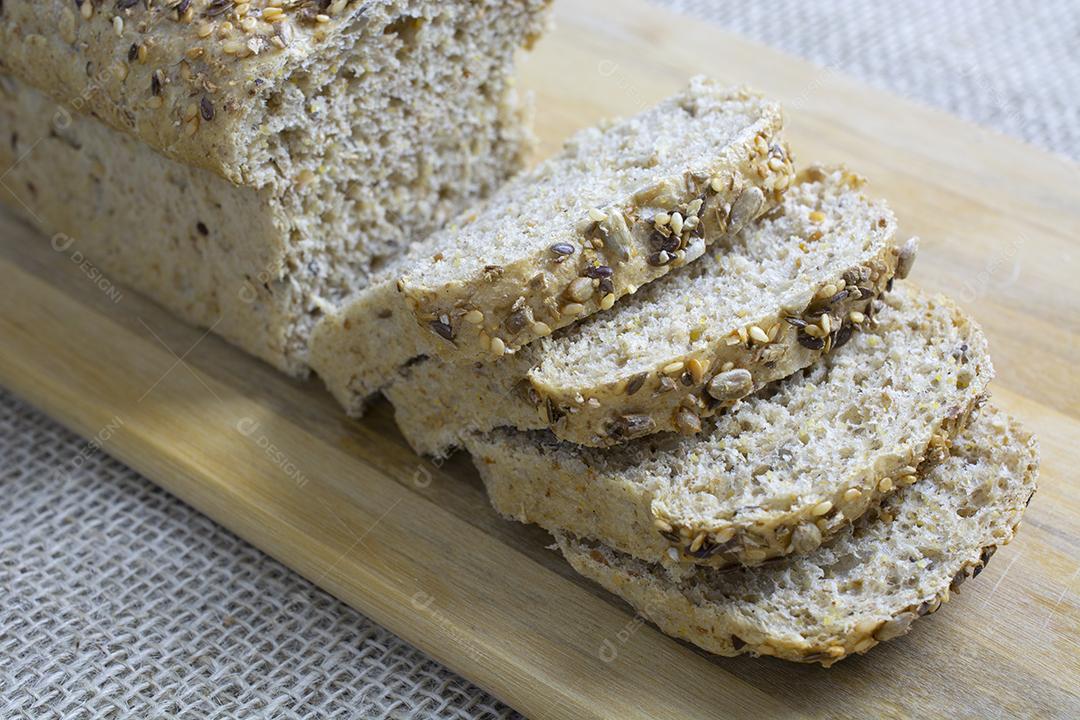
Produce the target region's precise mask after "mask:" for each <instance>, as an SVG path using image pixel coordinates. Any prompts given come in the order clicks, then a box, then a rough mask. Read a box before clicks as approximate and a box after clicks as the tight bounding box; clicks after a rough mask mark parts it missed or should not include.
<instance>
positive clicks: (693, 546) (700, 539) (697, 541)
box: [690, 530, 705, 553]
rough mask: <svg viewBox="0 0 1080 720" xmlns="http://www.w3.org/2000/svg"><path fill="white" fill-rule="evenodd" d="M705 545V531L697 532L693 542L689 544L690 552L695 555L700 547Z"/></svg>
mask: <svg viewBox="0 0 1080 720" xmlns="http://www.w3.org/2000/svg"><path fill="white" fill-rule="evenodd" d="M704 543H705V531H704V530H703V531H701V532H699V533H698V534H697V535H695V536H694V541H693V542H692V543H690V552H692V553H696V552H697V551H698V550H700V549H701V546H702V545H703V544H704Z"/></svg>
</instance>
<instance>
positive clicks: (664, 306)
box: [385, 168, 915, 455]
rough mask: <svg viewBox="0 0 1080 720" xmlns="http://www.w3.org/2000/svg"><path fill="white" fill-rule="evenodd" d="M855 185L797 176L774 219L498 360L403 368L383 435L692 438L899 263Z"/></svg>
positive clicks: (840, 318) (598, 440) (819, 172)
mask: <svg viewBox="0 0 1080 720" xmlns="http://www.w3.org/2000/svg"><path fill="white" fill-rule="evenodd" d="M862 187H863V181H862V179H861V178H859V177H858V176H856V175H855V174H853V173H850V172H848V171H846V170H844V169H841V168H833V169H823V168H811V169H810V170H808V171H806V172H805V173H803V175H802V176H801V177H800V178H799V181H798V182H796V184H795V185H793V186H792V187H791V188H790V189H789V190H788V192H787V193H786V195H785V197H784V199H783V202H782V204H781V205H780V206H778V208H777V209H776V210H775V211H773V212H771V213H769V214H768V215H766V216H765V217H764V218H763V219H762V220H761V221H759V222H758V223H756V224H754V225H753V226H749V227H747V228H746V229H745V230H743V232H742V233H739V234H738V235H736V236H734V237H729V238H726V239H725V240H723V241H722V242H720V243H717V244H716V246H714V247H713V248H711V249H710V251H709V252H707V253H706V255H705V256H704V257H703V258H701V259H700V260H698V261H697V262H695V263H693V264H692V265H690V266H689V267H686V268H684V269H682V270H680V271H678V272H676V273H672V274H671V275H669V276H667V277H665V278H662V279H660V280H657V281H656V282H654V283H651V284H649V285H647V286H645V287H643V288H641V289H640V290H638V292H637V293H636V294H635V295H634V296H633V297H628V298H625V299H624V300H623V301H622V302H620V303H619V304H617V305H616V306H615V307H614V308H613V309H612V310H611V311H610V312H607V313H603V314H601V315H597V316H594V317H592V318H588V319H586V320H584V321H582V322H580V323H578V324H577V325H574V326H573V327H570V328H567V329H566V330H564V331H562V332H560V333H559V334H557V335H555V336H552V337H551V338H546V339H544V340H541V341H539V342H536V343H533V344H532V345H530V346H528V347H526V348H523V349H522V350H521V352H519V353H517V354H516V355H515V356H513V357H509V358H503V359H502V360H500V361H498V362H492V363H485V364H482V365H474V366H466V365H458V366H454V365H451V364H449V363H446V362H443V361H441V360H438V359H431V360H428V361H426V362H421V363H417V364H414V365H413V366H411V367H410V368H408V369H407V370H406V371H405V372H403V373H402V374H401V376H400V377H399V378H398V379H397V380H395V382H394V384H393V385H391V386H390V387H389V388H387V389H386V391H385V393H386V395H387V397H389V398H390V400H391V402H393V404H394V407H395V409H396V414H397V420H398V424H399V426H400V427H401V429H402V431H403V432H404V434H405V436H406V438H408V439H409V442H410V443H411V444H412V445H413V447H414V448H415V449H416V450H417V451H418V452H421V453H425V454H434V455H439V454H442V453H443V452H445V451H446V449H447V448H449V447H452V446H454V445H456V444H458V443H459V442H460V438H461V437H462V436H463V435H467V434H469V433H471V432H476V431H486V430H491V429H493V428H496V427H512V428H517V429H519V430H529V429H544V428H549V429H550V430H551V431H552V432H553V433H554V434H555V435H556V436H557V437H558V438H560V439H563V440H566V441H567V442H573V443H577V444H581V445H586V446H593V447H596V446H609V445H614V444H619V443H622V442H625V441H627V440H629V439H632V438H634V437H638V436H643V435H648V434H652V433H655V432H659V431H665V430H672V431H678V432H682V433H687V434H693V433H696V432H698V431H699V430H700V429H701V426H702V422H703V420H704V418H707V417H709V416H711V415H713V414H715V413H717V412H719V411H720V410H722V409H724V408H725V407H728V406H730V405H731V404H732V403H733V402H736V401H737V400H738V399H739V398H741V397H744V396H745V395H747V394H749V393H751V392H752V391H753V390H754V389H756V388H761V387H762V386H764V385H765V384H767V383H769V382H772V381H774V380H778V379H780V378H783V377H786V376H788V375H790V374H791V373H793V372H796V371H798V370H800V369H802V368H805V367H807V366H808V365H810V364H811V363H813V362H814V361H816V360H817V359H818V358H819V357H820V356H821V355H822V354H824V353H826V352H828V351H830V350H831V349H832V348H833V347H834V346H835V347H838V346H841V345H843V344H844V343H845V342H847V341H848V340H849V339H850V337H851V335H852V330H853V329H854V328H855V327H857V325H858V324H859V323H861V322H863V319H864V317H865V315H866V313H867V309H868V308H869V307H870V305H871V302H872V299H873V298H874V297H875V296H877V295H878V294H880V293H881V292H883V291H884V289H885V288H886V287H887V286H888V285H889V282H890V280H891V279H892V277H893V276H894V273H899V274H900V275H901V276H902V275H904V274H906V273H907V271H908V270H909V269H910V265H911V262H912V260H913V257H914V252H915V246H914V244H911V243H909V244H907V245H905V246H904V247H903V249H900V248H897V247H896V245H895V244H894V234H895V230H896V221H895V218H894V217H893V214H892V212H891V211H890V210H889V209H888V207H887V206H886V205H885V203H884V202H881V201H877V200H871V199H869V198H867V197H866V196H865V195H864V193H863V191H862Z"/></svg>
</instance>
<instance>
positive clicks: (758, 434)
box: [465, 286, 993, 567]
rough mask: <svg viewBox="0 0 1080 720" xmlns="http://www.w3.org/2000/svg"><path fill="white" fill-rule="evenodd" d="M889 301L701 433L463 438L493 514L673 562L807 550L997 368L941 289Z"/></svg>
mask: <svg viewBox="0 0 1080 720" xmlns="http://www.w3.org/2000/svg"><path fill="white" fill-rule="evenodd" d="M883 304H884V305H885V306H886V307H885V308H884V309H882V310H880V311H879V313H880V314H875V318H876V322H871V323H868V324H870V325H872V326H873V327H869V328H867V329H865V330H864V331H863V332H860V333H858V334H856V335H855V336H854V337H853V338H852V340H851V341H850V342H849V343H847V344H846V345H845V346H844V347H843V348H840V349H838V350H836V351H835V352H833V353H831V354H830V355H829V356H827V357H826V358H825V359H823V360H822V361H821V362H820V363H817V364H816V365H814V366H811V367H810V368H808V369H807V370H805V371H803V372H802V373H801V374H799V375H796V376H794V377H791V378H788V379H787V380H784V381H781V382H779V383H777V384H776V385H775V386H773V387H769V388H766V389H765V390H763V391H761V392H759V393H758V394H756V395H754V396H751V397H749V398H746V399H745V400H744V401H742V402H741V403H739V404H738V405H737V406H736V407H734V408H732V409H731V411H729V412H728V413H726V414H724V415H721V416H717V417H716V418H714V419H712V420H711V421H709V422H707V423H706V428H705V430H704V431H703V432H702V433H701V434H699V435H698V436H696V437H692V438H688V437H680V436H677V435H670V434H669V435H664V436H657V437H653V438H644V439H641V440H637V441H634V442H631V443H628V444H627V445H625V446H622V447H617V448H606V449H583V448H580V447H577V446H574V445H570V444H568V443H560V442H558V441H556V440H554V439H553V438H552V436H551V435H550V434H549V433H537V432H534V433H521V432H517V431H498V432H494V433H488V434H482V435H473V436H469V437H467V438H466V441H465V444H466V446H467V447H468V449H469V451H470V452H471V453H472V454H473V456H474V460H475V462H476V465H477V467H478V468H479V469H480V474H481V476H482V477H483V479H484V482H485V484H486V485H487V489H488V494H489V496H490V497H491V501H492V503H493V504H494V506H495V508H496V509H497V510H498V511H499V512H500V513H502V514H503V515H506V516H508V517H511V518H514V519H517V520H520V521H522V522H533V523H537V524H539V525H541V526H543V527H545V528H547V529H548V530H565V531H568V532H570V533H573V534H574V535H577V536H581V537H586V538H595V539H598V540H601V541H602V542H604V543H605V544H607V545H610V546H612V547H614V548H615V549H617V550H620V551H623V552H627V553H630V554H632V555H634V556H636V557H639V558H642V559H644V560H648V561H650V562H659V563H662V564H664V565H667V566H672V567H674V566H678V565H679V564H684V563H697V564H708V565H713V566H717V567H722V566H726V565H731V564H733V563H743V564H758V563H761V562H763V561H765V560H767V559H770V558H775V557H779V556H783V555H787V554H791V553H806V552H809V551H811V550H813V549H814V548H816V547H817V546H818V545H820V544H821V543H822V541H823V540H825V539H827V538H828V537H830V536H832V535H834V534H836V533H837V532H839V531H840V530H841V529H843V528H844V527H845V526H846V525H848V524H849V523H850V522H851V521H852V520H855V519H856V518H858V517H860V516H861V515H863V514H864V513H865V512H867V511H868V510H870V509H872V508H874V507H876V506H877V505H878V504H880V502H881V501H882V500H883V499H884V498H885V497H886V496H888V495H889V494H890V493H891V492H893V491H894V490H896V489H898V488H900V487H902V486H904V485H907V484H909V483H910V482H912V481H914V480H915V472H916V468H917V467H918V466H919V465H920V464H922V463H923V462H925V461H927V459H928V458H936V457H939V456H940V455H941V454H943V453H944V451H945V450H946V449H947V448H948V445H949V443H950V441H951V438H952V437H953V436H954V435H955V433H956V432H957V431H958V430H959V429H961V428H963V427H964V426H965V425H966V423H967V422H968V420H969V418H970V416H971V413H972V411H973V409H974V408H975V407H976V406H977V404H978V403H979V402H980V401H981V400H982V398H983V397H984V395H985V393H986V387H987V384H988V383H989V381H990V379H991V376H992V375H993V368H992V366H991V363H990V357H989V355H988V350H987V344H986V339H985V337H984V336H983V334H982V332H981V331H980V330H979V328H978V327H977V326H976V325H975V323H974V322H973V321H972V320H971V319H970V318H969V317H967V316H966V315H965V314H964V313H962V312H961V311H960V310H959V309H957V307H956V306H955V305H953V303H951V302H950V301H948V300H947V299H946V298H943V297H930V296H927V295H924V294H922V293H921V292H919V291H918V290H916V289H913V288H908V287H900V286H898V287H897V288H896V289H895V291H894V292H893V293H892V294H890V295H887V296H886V297H885V298H884V300H883ZM864 324H867V323H864Z"/></svg>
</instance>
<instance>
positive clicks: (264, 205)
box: [0, 0, 549, 374]
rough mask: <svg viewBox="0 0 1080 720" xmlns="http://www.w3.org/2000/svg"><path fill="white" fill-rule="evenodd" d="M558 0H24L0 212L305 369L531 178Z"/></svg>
mask: <svg viewBox="0 0 1080 720" xmlns="http://www.w3.org/2000/svg"><path fill="white" fill-rule="evenodd" d="M548 4H549V2H548V0H518V1H515V2H502V1H501V0H477V1H473V0H467V1H466V0H452V1H447V2H415V1H411V2H406V1H405V0H319V1H317V2H316V1H315V0H304V1H303V2H300V1H296V0H290V1H289V2H281V1H280V0H250V1H248V0H245V2H239V1H236V2H231V1H223V0H182V1H180V0H175V1H174V0H159V1H158V2H149V1H143V2H135V1H134V0H117V1H116V2H111V1H110V2H105V1H104V0H87V1H85V2H83V1H82V0H80V1H79V2H73V1H72V0H34V1H31V0H7V1H6V2H3V3H2V8H0V128H3V130H4V132H3V142H2V143H0V168H3V171H4V176H3V182H2V183H0V201H2V202H6V203H8V204H10V205H11V206H12V207H14V208H15V209H16V211H19V212H21V213H22V214H23V215H25V216H26V218H28V219H29V220H31V221H33V222H34V223H36V224H37V225H39V226H40V227H41V229H42V230H43V231H44V232H46V233H47V234H49V235H52V234H55V233H64V234H66V235H67V236H68V238H65V239H63V240H62V242H63V243H64V244H65V246H67V245H70V246H71V247H72V248H73V249H74V250H77V251H78V252H81V253H82V254H83V255H85V256H86V257H88V258H90V259H91V260H92V261H93V262H94V263H95V264H96V265H97V266H98V267H99V268H101V270H102V271H103V272H104V273H107V274H108V275H109V276H110V278H111V279H112V280H114V281H116V282H123V283H125V284H127V285H129V286H131V287H133V288H135V289H137V290H139V291H141V292H144V293H146V294H147V295H149V296H150V297H152V298H154V299H155V300H157V301H158V302H161V303H162V304H163V305H166V306H167V307H169V308H170V309H171V310H173V311H174V312H176V313H178V314H180V315H182V316H183V317H184V318H185V319H187V320H189V321H191V322H194V323H198V324H202V325H205V326H208V327H210V326H212V327H213V328H214V330H215V332H218V333H220V334H222V335H224V336H225V337H227V338H228V339H229V340H231V341H233V342H235V343H237V344H239V345H240V346H241V347H243V348H245V349H246V350H248V351H250V352H252V353H255V354H257V355H259V356H260V357H263V358H265V359H266V360H268V361H270V362H272V363H274V364H275V365H277V366H278V367H281V368H283V369H285V370H287V371H289V372H292V373H296V374H302V373H303V372H305V370H306V360H307V350H308V338H309V335H310V332H311V330H312V328H313V327H314V325H315V323H316V321H317V320H318V319H319V317H321V315H322V314H323V313H324V312H325V311H326V310H327V309H329V308H330V307H332V306H333V305H334V304H335V303H337V302H338V301H340V300H342V299H343V298H344V297H345V296H346V295H347V294H348V293H351V292H354V291H356V290H357V289H358V288H360V287H362V286H364V285H365V284H366V283H367V278H368V276H369V274H370V273H371V272H373V271H374V270H375V269H377V268H378V267H380V266H382V265H384V264H385V261H386V259H387V258H388V257H394V256H396V255H398V254H400V253H401V252H402V251H403V250H404V248H405V247H407V246H408V245H409V244H411V243H412V242H414V241H416V240H419V239H421V238H422V237H425V236H426V235H428V234H429V233H430V232H432V231H433V230H434V229H435V228H437V227H441V226H443V225H444V224H445V223H447V222H448V221H449V220H450V219H451V218H453V217H454V216H455V215H456V214H457V213H459V212H460V211H462V210H464V209H465V208H466V207H468V206H470V205H472V204H473V203H475V202H476V201H477V199H478V198H481V197H483V196H486V195H487V194H489V193H490V192H491V191H492V190H493V189H494V188H495V187H496V186H497V185H499V184H500V183H502V182H503V181H504V180H505V179H506V178H507V177H508V176H509V175H510V174H512V173H514V172H517V171H518V170H519V169H520V168H521V167H522V164H523V160H524V156H525V155H526V154H527V153H528V151H529V150H530V147H531V143H530V136H529V132H528V130H527V129H526V128H525V127H524V126H523V124H522V122H521V118H520V117H519V115H520V114H521V113H520V110H519V108H518V107H517V103H516V101H515V90H514V88H513V78H512V72H513V58H514V54H515V52H516V51H517V50H518V49H519V48H520V47H521V46H522V45H528V44H529V43H531V42H532V41H533V40H534V39H535V38H536V37H537V36H538V35H539V34H540V33H541V32H542V30H543V29H544V28H545V26H546V22H547V20H546V17H547V6H548Z"/></svg>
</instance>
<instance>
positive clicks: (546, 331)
mask: <svg viewBox="0 0 1080 720" xmlns="http://www.w3.org/2000/svg"><path fill="white" fill-rule="evenodd" d="M532 331H533V334H534V335H538V336H539V337H547V336H548V335H550V334H551V326H550V325H548V324H547V323H545V322H539V321H537V322H534V323H533V324H532Z"/></svg>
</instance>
